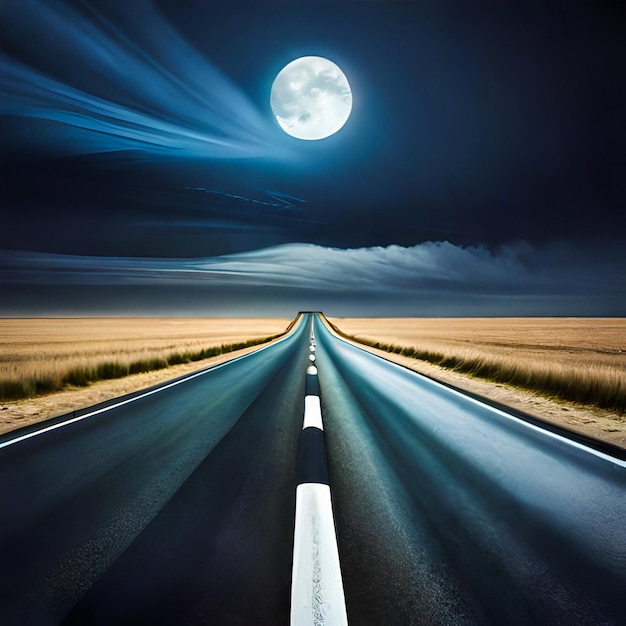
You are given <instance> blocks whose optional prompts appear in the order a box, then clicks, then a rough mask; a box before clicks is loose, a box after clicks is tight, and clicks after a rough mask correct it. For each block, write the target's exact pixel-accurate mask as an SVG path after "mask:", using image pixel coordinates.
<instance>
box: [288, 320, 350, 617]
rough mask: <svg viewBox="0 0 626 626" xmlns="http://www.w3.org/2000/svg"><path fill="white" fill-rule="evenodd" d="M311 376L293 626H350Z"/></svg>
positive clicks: (313, 373) (301, 454) (311, 369)
mask: <svg viewBox="0 0 626 626" xmlns="http://www.w3.org/2000/svg"><path fill="white" fill-rule="evenodd" d="M311 341H313V329H312V324H311ZM314 349H315V348H314V346H313V345H311V346H310V350H311V354H310V356H309V358H310V359H311V361H313V360H314V359H315V355H314V354H313V351H314ZM306 373H307V381H306V389H307V391H306V395H305V397H304V419H303V423H302V433H301V436H300V446H299V449H298V474H299V478H298V480H299V485H298V486H297V488H296V519H295V529H294V541H293V566H292V573H291V609H290V623H291V625H292V626H324V624H333V625H337V626H347V624H348V615H347V610H346V599H345V595H344V591H343V580H342V576H341V566H340V563H339V548H338V546H337V535H336V531H335V519H334V516H333V507H332V500H331V494H330V485H329V484H328V483H329V480H328V463H327V459H326V444H325V441H324V423H323V419H322V406H321V400H320V396H319V381H318V379H317V368H316V367H315V366H314V365H309V366H308V367H307V370H306Z"/></svg>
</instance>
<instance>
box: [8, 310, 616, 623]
mask: <svg viewBox="0 0 626 626" xmlns="http://www.w3.org/2000/svg"><path fill="white" fill-rule="evenodd" d="M310 324H311V318H310V317H305V319H304V320H303V323H302V324H301V325H300V326H298V327H297V328H296V330H295V331H294V333H293V334H292V335H290V336H289V337H288V338H287V339H285V340H284V341H282V342H279V343H277V344H275V345H273V346H269V347H267V348H265V349H263V350H261V351H259V352H256V353H254V354H252V355H249V356H246V357H244V358H241V359H238V360H236V361H233V362H231V363H228V364H227V365H224V366H222V367H218V368H214V369H211V370H209V371H207V372H206V373H205V374H202V375H201V376H198V377H196V378H193V379H190V380H186V381H185V382H182V383H180V384H178V385H176V386H174V387H171V388H169V389H165V390H163V391H160V392H158V393H155V394H153V395H150V396H147V397H144V398H140V399H137V400H135V401H133V402H130V403H128V404H125V405H123V406H118V407H116V408H112V409H110V410H107V411H105V412H102V413H100V414H97V415H93V416H90V417H87V418H86V419H84V420H83V421H80V422H76V423H74V424H71V425H67V426H63V427H61V428H59V429H57V430H54V431H51V432H48V433H45V434H41V435H38V436H35V437H33V438H31V439H28V440H25V441H22V442H19V443H16V444H14V445H11V446H8V447H5V448H2V449H0V502H1V503H2V506H1V509H0V624H2V625H3V626H4V625H8V626H13V625H14V624H20V625H23V624H28V625H37V626H38V625H47V624H58V623H65V624H72V625H78V624H81V625H82V624H90V625H91V624H95V625H97V624H133V625H136V624H218V625H221V624H243V625H248V624H255V625H261V626H262V625H265V624H275V625H280V624H285V625H286V624H288V622H289V597H290V585H291V563H292V550H293V531H294V517H295V489H296V485H297V484H298V482H299V480H300V479H302V477H303V476H304V477H305V478H306V476H311V477H312V478H311V479H312V480H313V479H316V480H317V479H319V477H320V476H321V474H320V472H322V473H323V477H324V479H327V478H329V480H330V485H331V492H332V498H333V508H334V513H335V523H336V529H337V540H338V546H339V555H340V560H341V568H342V573H343V581H344V590H345V596H346V603H347V610H348V619H349V621H350V623H351V624H353V625H355V626H369V625H372V626H374V625H388V624H392V625H394V626H395V625H399V626H402V625H405V624H407V625H408V624H429V625H430V624H454V625H457V624H512V625H514V624H577V625H578V624H589V625H591V624H593V625H594V626H595V625H597V624H623V623H624V620H623V616H624V611H623V607H624V603H623V590H624V589H626V533H625V532H624V520H625V519H626V497H624V496H625V494H626V470H625V468H624V466H623V463H621V464H620V462H619V461H617V460H611V459H610V458H607V457H605V456H603V455H602V454H599V453H595V452H593V451H590V450H589V449H587V448H585V447H584V446H580V445H579V444H570V443H568V442H567V441H564V440H563V439H561V438H559V437H557V436H555V435H553V434H550V433H546V432H544V431H542V430H541V429H538V428H536V427H533V426H528V425H527V424H525V423H524V422H522V421H519V420H515V419H512V418H511V417H508V416H507V415H505V414H503V413H501V412H500V411H498V410H494V409H493V408H491V407H488V406H486V405H484V404H481V403H479V402H477V401H476V400H473V399H471V398H467V397H465V396H463V395H461V394H458V393H456V392H454V391H451V390H450V389H448V388H445V387H442V386H439V385H437V384H436V383H433V382H432V381H429V380H428V379H425V378H423V377H419V376H417V375H415V374H414V373H412V372H410V371H408V370H405V369H403V368H400V367H398V366H395V365H392V364H390V363H388V362H386V361H384V360H382V359H380V358H378V357H375V356H373V355H371V354H369V353H367V352H365V351H363V350H361V349H359V348H356V347H354V346H351V345H349V344H347V343H346V342H344V341H342V340H340V339H338V338H336V337H334V336H333V335H331V334H330V333H329V332H328V331H327V330H326V328H325V326H324V325H323V324H322V322H321V321H320V320H319V319H317V318H316V319H315V321H314V328H315V334H316V344H317V349H316V357H317V360H316V366H317V367H318V371H319V393H320V396H321V403H322V415H323V419H324V433H323V436H322V433H321V431H317V432H316V433H313V434H311V433H307V432H306V431H307V430H310V431H313V430H317V429H306V430H305V431H302V417H303V408H304V407H303V404H304V402H303V401H304V395H305V392H306V389H307V388H308V389H309V390H313V389H314V390H315V391H316V392H317V391H318V385H317V383H318V381H316V380H315V379H314V378H313V377H311V376H307V375H306V368H307V366H308V365H309V364H310V362H309V360H308V357H309V354H310V352H309V331H310ZM311 436H313V437H315V438H316V439H315V441H312V442H308V443H309V444H311V445H309V446H308V448H310V449H316V450H317V449H321V448H322V447H323V446H324V444H325V447H326V452H327V466H326V464H324V467H318V465H319V464H317V465H316V464H315V463H313V462H312V461H311V459H308V458H306V455H303V454H302V452H301V451H300V452H299V443H300V441H302V439H303V438H307V437H311ZM316 458H318V455H316Z"/></svg>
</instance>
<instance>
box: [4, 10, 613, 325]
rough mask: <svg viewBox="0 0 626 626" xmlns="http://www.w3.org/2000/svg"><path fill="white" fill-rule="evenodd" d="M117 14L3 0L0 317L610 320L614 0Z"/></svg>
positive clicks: (131, 11)
mask: <svg viewBox="0 0 626 626" xmlns="http://www.w3.org/2000/svg"><path fill="white" fill-rule="evenodd" d="M130 5H131V3H128V2H122V1H121V0H119V1H117V0H106V1H98V2H94V1H92V2H87V1H85V2H79V1H70V2H62V1H61V0H59V1H58V2H54V3H49V2H42V1H39V0H20V2H16V1H12V0H0V20H1V21H2V23H3V24H5V25H7V26H8V27H7V28H4V29H3V33H2V36H1V39H0V146H1V148H2V157H1V158H2V160H1V167H2V183H1V184H2V189H1V191H2V204H1V209H0V210H1V213H0V220H1V222H0V223H1V228H0V250H4V252H3V253H2V256H1V257H0V271H2V290H3V291H4V294H5V297H4V298H3V303H2V305H0V314H46V313H55V314H58V313H72V312H77V313H85V312H128V313H133V312H136V313H144V312H153V311H156V310H157V309H158V311H159V312H163V313H168V314H169V313H180V314H185V313H194V314H195V313H200V312H202V313H207V314H211V313H215V314H223V313H228V314H250V315H251V314H256V313H258V314H265V313H272V314H275V313H284V314H291V313H292V312H293V311H294V310H295V311H297V310H298V309H299V308H323V309H324V310H326V311H329V313H330V314H353V315H357V314H363V315H365V314H374V315H393V314H398V315H421V314H425V315H483V314H484V315H503V314H504V315H517V314H519V315H532V314H537V315H624V314H626V288H625V287H624V284H625V283H626V267H625V266H626V262H625V261H624V254H623V252H622V250H623V246H624V243H625V241H624V240H625V236H624V233H625V232H626V218H625V217H624V215H625V211H624V209H625V203H624V199H625V197H626V193H625V191H626V189H625V182H624V181H625V180H626V179H625V177H624V166H625V159H624V154H625V147H626V136H625V134H626V125H625V124H624V111H625V110H626V97H625V94H626V88H625V85H624V73H623V68H624V67H625V65H626V64H625V61H626V59H625V56H626V55H625V54H624V44H623V42H624V35H625V34H626V33H624V28H623V26H621V24H623V23H626V21H625V20H624V17H626V16H625V15H624V13H626V11H625V10H624V8H623V7H624V5H623V4H622V3H618V2H614V3H611V2H594V3H583V2H542V3H502V2H494V1H492V2H486V1H483V2H460V1H445V0H444V1H443V2H433V1H424V2H419V1H415V2H382V1H381V2H375V1H359V2H321V1H315V2H306V1H303V2H296V1H291V2H279V3H266V2H254V3H253V2H250V3H248V2H246V3H242V2H228V3H213V2H210V3H209V2H206V1H205V0H179V1H177V2H166V1H165V0H161V1H160V2H154V3H152V4H151V3H149V2H147V1H144V0H138V1H136V2H133V3H132V6H130ZM306 55H319V56H326V57H328V58H329V59H331V60H332V61H334V62H335V63H337V64H338V65H339V66H340V67H341V68H342V69H343V71H344V72H345V74H346V75H347V77H348V80H349V82H350V84H351V86H352V90H353V98H354V108H353V112H352V116H351V117H350V119H349V120H348V122H347V124H346V126H345V127H344V128H343V129H342V130H341V131H340V132H339V133H337V134H336V135H333V136H332V137H329V138H327V139H325V140H322V141H319V142H307V141H301V140H297V139H294V138H291V137H289V136H287V135H285V134H284V133H283V131H282V130H281V129H280V128H279V126H278V125H277V123H276V122H275V120H274V119H273V116H272V114H271V109H270V106H269V90H270V87H271V83H272V81H273V79H274V77H275V75H276V73H277V72H278V71H279V70H280V69H281V68H282V67H283V66H284V65H286V64H287V63H288V62H289V61H291V60H293V59H294V58H297V57H299V56H306ZM300 244H305V245H300ZM311 244H312V245H311ZM223 255H229V256H228V257H227V259H226V260H224V259H222V258H221V257H223ZM302 255H305V256H306V255H308V259H306V258H305V259H303V258H302ZM218 257H220V258H218ZM147 259H151V260H152V261H150V262H153V261H154V262H157V261H155V260H158V262H157V266H149V267H148V266H146V263H147ZM200 259H202V260H203V261H202V262H200V261H199V260H200ZM307 260H308V261H310V262H311V263H314V264H315V270H314V272H313V274H311V273H309V271H308V270H307V269H306V268H307ZM190 267H193V270H190ZM224 267H228V269H227V270H224V269H223V268H224ZM470 270H471V271H470ZM164 298H165V300H166V301H164V300H163V299H164Z"/></svg>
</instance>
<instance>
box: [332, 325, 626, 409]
mask: <svg viewBox="0 0 626 626" xmlns="http://www.w3.org/2000/svg"><path fill="white" fill-rule="evenodd" d="M330 321H331V323H332V324H334V325H335V326H336V327H337V328H338V329H339V330H340V331H341V332H342V333H343V334H345V335H347V336H350V337H352V338H355V339H357V340H358V341H360V342H362V343H365V344H367V345H370V346H373V347H377V348H381V349H383V350H386V351H388V352H393V353H396V354H402V355H404V356H409V357H413V358H416V359H421V360H424V361H428V362H430V363H434V364H436V365H440V366H442V367H445V368H447V369H451V370H454V371H457V372H462V373H467V374H470V375H473V376H476V377H479V378H484V379H487V380H492V381H497V382H501V383H506V384H511V385H514V386H517V387H520V388H523V389H528V390H531V391H535V392H539V393H542V394H544V395H546V396H549V397H553V398H559V399H562V400H568V401H572V402H578V403H581V404H586V405H592V406H598V407H601V408H607V409H611V410H615V411H618V412H620V413H623V412H624V411H625V410H626V319H624V318H610V319H609V318H603V319H600V318H571V319H570V318H476V319H474V318H462V319H458V318H457V319H445V318H437V319H420V318H399V319H365V318H362V319H359V318H356V319H355V318H352V319H332V320H330Z"/></svg>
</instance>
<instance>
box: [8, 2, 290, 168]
mask: <svg viewBox="0 0 626 626" xmlns="http://www.w3.org/2000/svg"><path fill="white" fill-rule="evenodd" d="M137 15H141V19H137ZM0 20H1V21H2V23H3V24H4V25H5V27H6V28H5V33H4V36H5V38H6V39H7V40H8V42H9V44H10V45H9V47H8V48H7V49H11V50H12V55H11V56H9V55H7V54H4V55H0V114H2V115H6V116H14V117H15V118H16V119H15V121H14V122H12V133H13V136H14V140H16V141H17V142H24V143H27V144H36V145H39V146H40V147H42V148H46V149H47V150H51V151H53V152H60V153H72V154H84V153H93V152H108V151H118V150H127V151H137V152H140V153H144V154H149V155H152V156H153V157H154V156H167V157H170V158H171V157H202V158H211V159H213V158H218V159H231V158H250V157H267V156H272V157H280V150H279V149H278V148H277V146H276V140H275V136H274V134H275V133H274V131H275V129H274V128H273V125H270V124H269V122H268V120H267V119H265V118H264V116H263V115H262V114H261V113H260V112H259V111H258V110H257V109H256V108H255V107H254V106H253V104H252V103H251V102H250V100H249V99H248V98H247V97H246V96H245V95H244V93H243V92H242V91H241V90H240V89H239V88H237V87H236V86H235V85H234V84H233V83H232V82H231V81H229V80H228V79H227V78H226V76H224V75H223V74H222V73H221V72H220V71H219V70H218V69H217V68H216V67H214V66H213V65H212V64H211V63H209V61H208V60H207V59H206V58H204V57H203V56H202V55H200V54H199V53H198V52H197V51H195V50H194V49H193V48H192V47H191V46H190V45H189V44H188V43H187V42H186V41H185V40H184V39H183V38H182V37H181V36H180V35H178V34H177V32H176V31H175V30H174V29H173V28H172V27H171V26H170V25H169V24H168V23H167V22H166V21H165V19H164V18H163V17H162V16H161V15H160V14H159V13H158V11H157V10H156V9H155V8H154V7H153V5H152V4H151V3H150V2H149V0H134V1H133V2H132V3H117V5H115V6H108V12H107V13H106V14H105V13H101V12H100V11H99V9H98V8H94V7H88V6H87V5H85V6H84V7H82V8H72V7H70V6H68V5H67V4H66V3H63V2H52V3H50V2H44V1H42V0H20V1H19V2H6V3H2V4H1V5H0ZM20 119H21V123H20V121H19V120H20Z"/></svg>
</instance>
